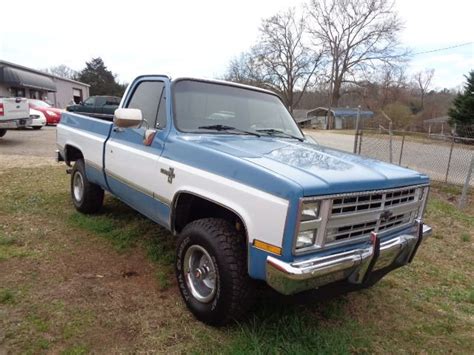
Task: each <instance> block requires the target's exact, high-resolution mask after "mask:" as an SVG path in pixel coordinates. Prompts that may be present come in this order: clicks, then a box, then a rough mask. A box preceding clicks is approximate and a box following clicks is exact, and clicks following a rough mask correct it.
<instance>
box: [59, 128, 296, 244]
mask: <svg viewBox="0 0 474 355" xmlns="http://www.w3.org/2000/svg"><path fill="white" fill-rule="evenodd" d="M104 141H105V139H104V138H103V137H100V136H97V135H94V134H92V133H87V132H84V131H81V130H78V129H74V128H69V127H65V126H61V128H60V129H58V145H60V146H62V147H64V145H65V144H71V145H74V146H76V147H77V148H79V149H81V150H82V152H83V154H84V158H85V159H86V160H89V161H91V162H92V163H94V164H97V165H98V166H101V167H102V147H103V144H104ZM146 149H147V147H145V146H143V147H142V146H140V149H138V148H134V147H132V146H131V145H128V144H123V143H119V142H117V141H114V140H109V141H108V143H107V147H106V152H105V154H106V156H105V159H106V160H105V161H106V167H107V171H110V172H111V173H113V174H114V175H117V176H119V177H121V178H123V179H124V180H128V181H131V182H133V183H134V184H135V185H138V186H140V187H141V188H143V189H145V190H148V191H151V192H153V193H154V194H156V195H157V196H159V199H160V200H162V201H167V202H169V203H170V202H171V201H173V199H174V198H175V196H176V194H177V193H179V192H189V193H193V194H196V195H199V196H202V197H204V198H207V199H209V200H211V201H214V202H216V203H218V204H220V205H222V206H226V207H228V208H229V209H231V210H233V211H235V212H236V213H237V214H238V215H239V216H240V217H241V218H242V219H243V220H244V223H245V226H246V227H247V232H248V238H249V242H250V243H252V242H253V240H254V239H259V240H262V241H264V242H267V243H270V244H272V245H275V246H278V247H281V246H282V243H283V234H284V228H285V222H286V216H287V212H288V205H289V202H288V201H287V200H285V199H283V198H280V197H277V196H274V195H272V194H269V193H266V192H263V191H261V190H258V189H256V188H253V187H250V186H248V185H245V184H242V183H239V182H237V181H234V180H231V179H228V178H224V177H222V176H219V175H216V174H213V173H210V172H208V171H205V170H202V169H197V168H194V167H192V166H189V165H186V164H182V163H178V162H175V161H173V160H169V159H165V158H162V157H159V156H157V155H155V154H152V153H148V152H146ZM111 151H112V152H111ZM170 167H171V168H174V174H175V178H174V179H173V181H172V183H171V184H170V183H169V182H168V177H167V176H166V175H164V174H162V173H161V172H160V170H161V169H165V170H168V169H169V168H170Z"/></svg>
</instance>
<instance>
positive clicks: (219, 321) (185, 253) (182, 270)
mask: <svg viewBox="0 0 474 355" xmlns="http://www.w3.org/2000/svg"><path fill="white" fill-rule="evenodd" d="M176 277H177V279H178V285H179V289H180V292H181V295H182V297H183V299H184V302H185V303H186V305H187V307H188V308H189V310H190V311H191V312H192V313H193V314H194V316H195V317H196V318H197V319H199V320H200V321H202V322H204V323H206V324H209V325H214V326H219V325H224V324H226V323H228V322H230V321H232V320H237V319H239V318H241V317H242V316H243V315H244V314H245V312H246V311H247V309H248V308H249V307H250V306H251V304H252V301H253V289H252V285H251V284H252V280H251V279H250V277H249V276H248V272H247V261H246V243H245V237H244V236H243V235H241V234H240V233H238V232H237V231H236V230H235V228H233V227H232V225H231V224H230V223H228V222H227V221H225V220H222V219H218V218H204V219H200V220H197V221H193V222H191V223H190V224H188V225H187V226H186V227H185V228H184V230H183V232H182V234H181V236H180V238H179V241H178V247H177V258H176Z"/></svg>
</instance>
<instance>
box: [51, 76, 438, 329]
mask: <svg viewBox="0 0 474 355" xmlns="http://www.w3.org/2000/svg"><path fill="white" fill-rule="evenodd" d="M57 146H58V154H59V158H60V159H61V160H64V161H65V162H66V163H67V164H68V165H71V164H72V163H73V162H74V166H73V168H72V170H70V172H71V197H72V201H73V203H74V205H75V207H76V209H77V210H79V211H80V212H83V213H94V212H98V211H99V210H100V208H101V206H102V203H103V198H104V191H108V192H109V193H111V194H113V195H114V196H116V197H117V198H119V199H120V200H122V201H123V202H125V203H126V204H128V205H129V206H131V207H132V208H134V209H135V210H137V211H139V212H140V213H142V214H143V215H145V216H147V217H148V218H150V219H151V220H153V221H155V222H156V223H158V224H160V225H161V226H163V227H165V228H166V229H168V230H169V231H171V233H172V234H173V235H177V236H178V239H177V248H176V276H177V279H178V284H179V288H180V291H181V294H182V296H183V299H184V301H185V303H186V305H187V306H188V308H189V309H190V310H191V311H192V313H193V314H194V315H195V316H196V317H197V318H198V319H200V320H201V321H203V322H206V323H208V324H212V325H220V324H223V323H226V322H228V321H230V320H232V319H236V318H238V317H239V316H241V315H243V314H244V312H245V310H246V309H247V308H248V307H249V305H250V304H251V300H252V295H253V291H254V289H255V285H254V283H255V282H256V281H255V280H261V281H264V282H266V283H267V284H268V285H270V286H271V287H272V288H273V289H275V290H277V291H279V292H280V293H283V294H294V293H298V292H301V291H305V290H310V289H315V288H319V287H323V286H326V285H333V286H334V285H339V286H340V287H341V288H342V287H346V288H348V289H358V288H364V287H368V286H370V285H373V284H374V283H375V282H377V281H378V280H379V279H381V278H382V277H383V276H384V275H385V274H386V273H387V272H389V271H391V270H393V269H395V268H398V267H400V266H403V265H406V264H408V263H410V262H411V261H412V259H413V257H414V256H415V253H416V251H417V249H418V246H419V245H420V243H421V242H422V241H423V240H424V239H425V238H426V237H427V236H429V235H430V233H431V228H430V227H428V226H427V225H425V224H424V223H423V212H424V209H425V206H426V201H427V197H428V192H429V179H428V177H427V176H425V175H422V174H420V173H417V172H415V171H412V170H408V169H404V168H401V167H399V166H395V165H390V164H386V163H383V162H380V161H376V160H373V159H368V158H364V157H361V156H356V155H352V154H348V153H345V152H342V151H339V150H334V149H329V148H326V147H322V146H320V145H318V144H317V143H316V142H314V141H313V140H311V139H309V138H307V137H305V136H304V135H303V133H302V132H301V131H300V129H299V128H298V126H297V125H296V123H295V121H294V120H293V118H292V117H291V115H290V114H289V113H288V111H287V110H286V108H285V107H284V105H283V104H282V102H281V101H280V99H279V97H278V96H276V95H275V94H274V93H272V92H269V91H265V90H262V89H259V88H255V87H249V86H244V85H239V84H235V83H228V82H221V81H210V80H200V79H192V78H179V79H174V80H171V79H170V78H169V77H167V76H161V75H148V76H140V77H138V78H137V79H135V80H134V81H133V83H132V84H131V85H130V86H129V87H128V89H127V91H126V93H125V95H124V97H123V99H122V102H121V103H120V106H119V108H118V109H117V110H116V111H115V117H114V122H107V121H102V120H98V119H94V118H90V117H86V116H81V115H78V114H74V113H63V114H62V118H61V123H60V124H59V125H58V128H57Z"/></svg>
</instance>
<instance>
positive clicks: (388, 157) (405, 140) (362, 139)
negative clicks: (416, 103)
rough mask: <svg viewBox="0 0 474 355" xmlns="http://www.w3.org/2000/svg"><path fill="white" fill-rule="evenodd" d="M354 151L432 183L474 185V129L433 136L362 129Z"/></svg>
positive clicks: (431, 134)
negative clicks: (420, 174) (414, 172)
mask: <svg viewBox="0 0 474 355" xmlns="http://www.w3.org/2000/svg"><path fill="white" fill-rule="evenodd" d="M354 152H355V153H358V154H362V155H365V156H369V157H373V158H375V159H379V160H383V161H387V162H391V163H393V164H398V165H401V166H405V167H408V168H412V169H415V170H417V171H420V172H423V173H425V174H427V175H428V176H429V177H430V178H431V179H432V180H435V181H441V182H446V183H451V184H456V185H462V186H465V188H464V190H465V191H467V189H468V187H473V186H474V173H473V172H472V169H473V165H474V126H464V127H458V128H457V129H456V130H452V131H451V132H449V133H446V134H445V133H443V134H433V133H431V132H429V133H416V132H401V131H393V130H391V129H390V128H386V127H383V126H379V128H378V129H360V130H359V131H358V132H357V133H356V136H355V141H354Z"/></svg>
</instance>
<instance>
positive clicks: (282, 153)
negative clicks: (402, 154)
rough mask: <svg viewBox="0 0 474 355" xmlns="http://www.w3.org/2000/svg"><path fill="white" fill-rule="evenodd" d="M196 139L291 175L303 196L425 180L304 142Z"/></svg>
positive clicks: (427, 180)
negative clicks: (301, 190) (300, 188)
mask: <svg viewBox="0 0 474 355" xmlns="http://www.w3.org/2000/svg"><path fill="white" fill-rule="evenodd" d="M198 140H199V145H203V146H206V147H207V148H209V149H212V150H217V151H220V152H222V153H225V154H229V155H232V156H235V157H238V158H240V159H245V160H247V161H249V162H251V163H253V164H256V165H259V166H260V167H263V168H265V169H268V170H271V171H272V172H273V173H274V174H278V175H280V176H284V177H285V178H287V179H291V180H292V181H293V182H295V183H297V184H299V185H300V186H301V187H302V189H303V191H304V195H305V196H316V195H323V194H331V193H342V192H352V191H364V190H373V189H387V188H394V187H400V186H408V185H417V184H423V183H428V182H429V179H428V177H427V176H426V175H423V174H420V173H418V172H416V171H413V170H409V169H406V168H402V167H400V166H397V165H393V164H388V163H384V162H382V161H378V160H374V159H370V158H366V157H363V156H359V155H354V154H350V153H346V152H343V151H340V150H336V149H331V148H327V147H324V146H321V145H318V144H313V143H308V142H299V141H296V140H291V139H285V138H282V139H280V138H274V137H260V138H258V137H243V136H229V135H222V136H219V135H212V137H209V136H207V137H206V136H200V138H199V139H198ZM249 173H251V172H249Z"/></svg>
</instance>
